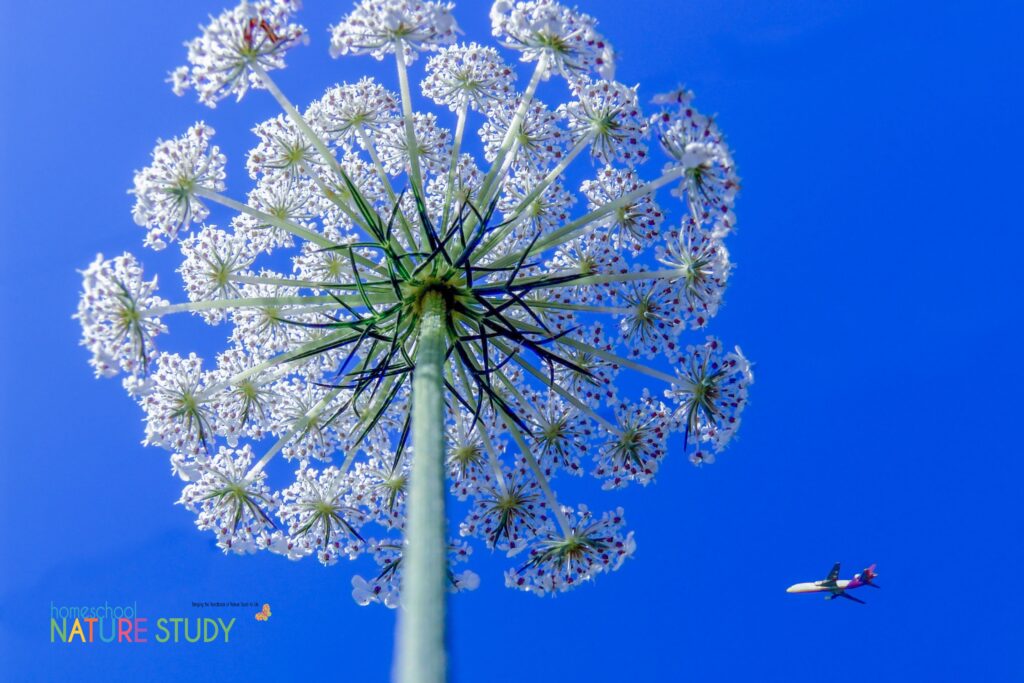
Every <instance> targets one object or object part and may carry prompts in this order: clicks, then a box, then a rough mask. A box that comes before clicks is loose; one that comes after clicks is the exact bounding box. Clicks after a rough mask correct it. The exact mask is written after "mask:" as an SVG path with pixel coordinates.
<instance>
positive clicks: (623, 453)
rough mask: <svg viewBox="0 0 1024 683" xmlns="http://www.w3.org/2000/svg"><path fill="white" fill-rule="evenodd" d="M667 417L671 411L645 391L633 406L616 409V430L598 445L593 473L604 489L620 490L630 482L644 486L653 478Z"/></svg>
mask: <svg viewBox="0 0 1024 683" xmlns="http://www.w3.org/2000/svg"><path fill="white" fill-rule="evenodd" d="M670 418H671V410H670V409H669V408H668V407H667V406H665V404H663V403H662V402H661V401H657V400H655V399H653V398H651V396H650V395H649V394H648V393H647V392H646V391H645V392H644V394H643V395H642V396H641V397H640V400H639V401H637V402H636V403H627V402H623V403H620V404H619V405H618V406H616V408H615V431H614V432H612V433H611V434H609V438H608V441H606V442H605V443H603V444H602V445H601V448H600V451H599V455H598V458H597V462H598V466H597V469H595V470H594V475H595V476H597V477H601V478H603V479H605V483H604V486H603V488H605V489H615V488H620V487H622V486H625V485H626V484H627V483H629V482H631V481H635V482H637V483H639V484H643V485H644V486H646V485H647V484H648V483H649V482H651V481H652V480H653V479H654V475H655V474H657V472H658V466H659V464H660V463H661V461H662V459H664V457H665V455H666V448H665V442H666V440H665V437H666V436H667V435H668V433H669V431H670V429H671V426H672V425H671V419H670Z"/></svg>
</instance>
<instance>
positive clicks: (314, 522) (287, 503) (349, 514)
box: [279, 467, 363, 564]
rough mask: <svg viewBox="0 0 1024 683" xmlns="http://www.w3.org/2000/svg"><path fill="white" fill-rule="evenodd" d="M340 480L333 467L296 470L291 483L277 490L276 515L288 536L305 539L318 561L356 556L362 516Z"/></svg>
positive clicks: (337, 471)
mask: <svg viewBox="0 0 1024 683" xmlns="http://www.w3.org/2000/svg"><path fill="white" fill-rule="evenodd" d="M344 479H345V475H344V474H342V473H341V471H340V470H338V469H337V468H336V467H328V468H326V469H324V470H323V471H322V472H317V471H316V470H314V469H300V470H299V471H298V472H297V473H296V475H295V483H294V484H292V485H291V486H289V487H288V488H286V489H285V490H284V491H282V492H281V499H282V503H281V509H280V512H279V514H280V517H281V520H282V521H283V522H284V523H285V524H286V525H287V528H288V535H289V537H290V538H292V539H295V540H299V541H305V542H308V546H309V547H312V548H313V549H314V551H315V552H316V553H317V556H318V557H320V558H321V560H323V559H324V558H326V559H328V560H332V561H336V560H337V558H338V557H339V556H340V555H341V554H345V555H348V556H349V557H356V556H358V555H359V553H360V552H361V549H362V545H363V537H362V536H360V535H359V528H360V526H362V524H363V515H362V512H360V510H359V509H358V508H357V507H355V506H353V505H351V504H350V502H349V501H348V500H346V498H347V495H348V493H347V492H348V490H349V486H347V485H346V482H345V481H344ZM330 563H331V562H328V563H327V564H330Z"/></svg>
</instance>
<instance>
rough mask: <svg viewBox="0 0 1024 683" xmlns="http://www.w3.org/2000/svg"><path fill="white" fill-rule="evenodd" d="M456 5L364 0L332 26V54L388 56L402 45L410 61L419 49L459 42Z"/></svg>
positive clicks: (424, 0) (411, 1) (415, 1)
mask: <svg viewBox="0 0 1024 683" xmlns="http://www.w3.org/2000/svg"><path fill="white" fill-rule="evenodd" d="M452 7H453V5H451V4H449V3H443V2H431V1H429V0H362V1H361V2H360V3H359V4H358V5H356V8H355V10H354V11H353V12H352V13H351V14H349V15H348V16H347V17H345V18H344V19H342V20H341V21H340V22H338V24H336V25H335V26H334V27H332V28H331V54H332V55H333V56H335V57H340V56H341V55H347V54H356V55H364V54H368V55H373V57H375V58H376V59H384V57H385V55H388V54H391V53H393V52H395V50H397V49H398V48H399V47H401V48H402V52H403V55H404V57H405V60H406V62H412V61H414V60H415V59H416V56H417V54H418V52H420V51H423V50H436V49H437V48H438V47H440V46H442V45H449V44H451V43H453V42H454V41H455V34H456V33H457V32H458V30H459V27H458V25H457V24H456V23H455V19H454V18H453V17H452V14H451V11H452Z"/></svg>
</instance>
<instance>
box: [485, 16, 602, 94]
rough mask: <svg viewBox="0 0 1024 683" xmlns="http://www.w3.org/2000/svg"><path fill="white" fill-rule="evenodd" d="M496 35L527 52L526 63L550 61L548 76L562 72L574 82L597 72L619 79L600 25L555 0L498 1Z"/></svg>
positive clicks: (494, 22) (508, 43) (493, 17)
mask: <svg viewBox="0 0 1024 683" xmlns="http://www.w3.org/2000/svg"><path fill="white" fill-rule="evenodd" d="M491 26H492V33H493V34H494V35H495V36H497V37H498V38H500V39H501V41H502V44H503V45H506V46H507V47H510V48H512V49H514V50H519V51H520V52H522V53H523V56H522V59H523V61H524V62H533V61H537V60H538V59H540V58H542V57H543V58H544V59H546V60H547V68H546V69H545V70H544V77H545V78H546V77H547V76H549V75H550V73H551V71H553V70H554V71H558V72H559V73H561V74H562V75H563V76H565V77H566V78H568V79H570V80H575V79H578V78H580V77H581V76H585V75H586V74H587V73H590V72H597V73H598V74H600V75H601V76H602V77H603V78H614V77H615V54H614V52H613V51H612V48H611V45H609V44H608V43H607V42H605V39H604V37H603V36H601V34H600V33H598V32H597V30H596V27H597V22H596V21H594V19H593V18H592V17H590V16H588V15H586V14H582V13H580V12H577V11H575V10H571V9H569V8H567V7H565V6H564V5H561V4H559V3H558V2H555V0H532V1H530V2H513V1H512V0H498V1H497V2H495V3H494V5H493V6H492V7H491Z"/></svg>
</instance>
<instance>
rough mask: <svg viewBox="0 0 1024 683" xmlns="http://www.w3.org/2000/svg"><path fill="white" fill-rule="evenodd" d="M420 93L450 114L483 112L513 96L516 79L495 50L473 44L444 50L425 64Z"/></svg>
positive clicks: (454, 46)
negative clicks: (448, 110) (449, 111)
mask: <svg viewBox="0 0 1024 683" xmlns="http://www.w3.org/2000/svg"><path fill="white" fill-rule="evenodd" d="M421 88H422V89H423V94H424V95H426V96H427V97H429V98H430V99H432V100H434V102H436V103H437V104H440V105H444V106H446V107H448V108H449V109H451V110H452V111H458V110H459V109H460V108H462V107H472V108H473V109H475V110H476V111H483V112H486V111H488V110H490V109H491V108H492V107H494V106H495V105H498V104H503V103H504V102H505V101H506V100H508V99H509V98H510V97H511V96H512V95H513V94H514V93H515V80H514V77H513V74H512V69H510V68H509V66H508V65H507V64H505V62H504V61H502V59H501V57H500V56H498V51H497V50H495V49H494V48H493V47H481V46H479V45H477V44H476V43H470V44H469V45H453V46H452V47H446V48H443V49H442V50H441V51H440V52H438V54H437V55H435V56H434V57H431V58H430V60H429V61H428V62H427V77H426V78H425V79H423V83H422V85H421Z"/></svg>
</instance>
